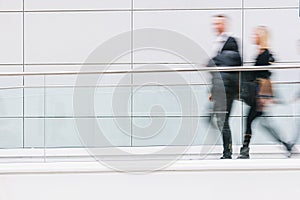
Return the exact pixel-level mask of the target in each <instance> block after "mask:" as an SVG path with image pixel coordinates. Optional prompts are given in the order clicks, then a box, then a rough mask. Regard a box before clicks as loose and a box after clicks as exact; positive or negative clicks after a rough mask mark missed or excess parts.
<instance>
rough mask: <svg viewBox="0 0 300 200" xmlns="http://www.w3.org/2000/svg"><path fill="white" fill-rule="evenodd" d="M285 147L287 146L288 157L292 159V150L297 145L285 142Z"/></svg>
mask: <svg viewBox="0 0 300 200" xmlns="http://www.w3.org/2000/svg"><path fill="white" fill-rule="evenodd" d="M283 145H284V146H285V148H286V150H287V151H288V154H287V157H288V158H290V157H291V156H292V150H293V147H294V145H295V144H293V143H285V142H283Z"/></svg>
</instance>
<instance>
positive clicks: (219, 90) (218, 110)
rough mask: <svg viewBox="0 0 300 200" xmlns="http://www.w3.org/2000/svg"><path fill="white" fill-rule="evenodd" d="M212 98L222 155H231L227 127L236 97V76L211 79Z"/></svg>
mask: <svg viewBox="0 0 300 200" xmlns="http://www.w3.org/2000/svg"><path fill="white" fill-rule="evenodd" d="M212 83H213V88H212V98H213V100H214V108H213V110H214V113H215V115H216V118H217V125H218V129H219V130H220V131H221V134H222V139H223V155H224V156H231V155H232V136H231V130H230V126H229V116H230V112H231V108H232V104H233V101H234V99H236V98H237V96H238V91H239V89H238V85H239V84H238V74H237V73H224V74H218V75H215V76H214V78H213V82H212Z"/></svg>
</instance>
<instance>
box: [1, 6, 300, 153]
mask: <svg viewBox="0 0 300 200" xmlns="http://www.w3.org/2000/svg"><path fill="white" fill-rule="evenodd" d="M23 2H24V5H23ZM132 3H133V4H132ZM298 5H299V2H298V1H297V0H288V1H280V0H275V1H274V0H272V1H271V0H267V1H266V0H265V1H259V0H230V1H223V0H217V1H211V0H203V1H199V0H185V1H183V0H172V1H171V0H152V1H149V0H133V1H131V0H101V1H99V0H43V1H40V0H24V1H22V0H0V24H1V27H2V29H1V32H0V44H1V45H0V72H22V71H24V72H32V71H38V72H45V71H74V70H79V69H80V67H81V65H82V63H85V62H86V59H87V58H88V56H89V55H90V54H91V53H92V52H93V50H95V48H97V47H98V46H99V45H100V44H102V43H103V42H105V41H107V40H108V39H110V38H111V37H113V36H116V35H118V34H120V33H124V32H127V31H131V30H135V29H140V28H159V29H167V30H171V31H175V32H178V33H180V34H182V35H184V36H187V37H189V38H190V39H192V40H193V41H194V42H195V43H196V44H198V45H200V46H201V47H202V48H203V49H204V51H205V52H206V53H207V54H208V55H209V54H210V52H211V48H212V42H213V40H214V33H213V30H212V27H211V16H212V15H214V14H218V13H222V14H226V15H228V16H229V17H230V31H231V32H233V33H234V35H235V36H236V37H237V38H238V39H239V41H240V49H241V50H242V52H243V55H244V61H245V62H247V63H248V62H252V61H253V58H254V56H255V53H256V50H255V46H254V45H253V44H252V42H251V32H252V30H253V28H254V27H255V26H257V25H266V26H268V27H269V28H270V31H271V36H272V37H271V49H272V51H273V52H274V54H275V57H276V59H277V61H278V63H289V64H296V63H300V52H299V51H297V45H296V42H297V40H299V39H300V36H299V35H300V18H299V11H298ZM132 8H133V9H134V10H133V11H132V10H131V9H132ZM145 39H146V38H145ZM126 43H127V45H128V46H132V47H133V48H134V47H135V36H134V35H130V34H129V35H128V37H127V39H126ZM112 51H113V50H112ZM127 53H128V52H127ZM203 58H205V56H204V57H203ZM88 62H92V63H89V64H90V65H89V66H90V69H91V70H103V69H106V68H107V65H106V63H105V62H106V60H105V59H103V58H102V57H101V56H99V57H97V58H96V59H93V60H92V61H88ZM201 62H202V63H205V62H206V60H205V59H203V60H202V61H201ZM150 63H151V64H152V65H151V66H152V67H155V68H159V67H161V66H157V65H155V64H157V63H159V64H162V65H165V66H167V67H168V68H185V67H190V66H189V65H187V64H186V63H185V62H183V61H182V60H181V59H179V58H178V57H176V56H173V55H170V54H168V53H165V52H164V53H163V52H161V51H153V50H152V51H151V50H144V51H139V52H135V53H134V54H133V55H131V54H130V52H129V53H128V54H126V55H124V56H122V57H121V58H120V59H118V60H117V61H116V63H114V64H113V65H112V66H110V69H114V70H128V69H131V68H132V69H138V68H140V67H142V66H143V65H144V64H150ZM153 64H154V65H153ZM180 75H182V77H184V81H183V82H185V83H205V81H206V78H203V77H202V76H205V77H206V76H207V75H205V74H195V73H185V74H180ZM124 78H125V81H124ZM273 79H274V80H279V81H298V80H299V72H298V70H294V71H289V70H287V71H286V72H282V71H276V72H274V73H273ZM75 80H76V76H54V77H53V76H52V77H50V76H47V77H46V78H45V77H41V76H40V77H33V76H31V77H26V78H25V79H24V80H23V79H22V78H16V77H0V86H1V87H14V86H22V85H26V86H36V85H42V84H44V83H46V84H48V85H73V84H74V83H75ZM120 80H122V83H119V82H120ZM149 82H160V83H162V84H166V83H173V84H176V83H178V82H176V81H174V79H173V77H172V75H170V74H159V75H157V74H156V75H154V74H150V75H149V74H148V75H135V76H132V77H130V76H126V75H105V76H103V77H102V79H101V81H100V82H99V83H100V84H101V85H107V84H124V85H126V84H130V83H134V84H137V85H140V84H145V83H149ZM287 87H288V89H286V88H287ZM114 89H115V88H114V87H106V88H98V89H97V91H96V96H95V99H96V100H95V102H96V103H95V112H96V114H97V115H98V116H100V117H102V118H101V119H99V121H102V122H100V125H101V128H102V129H103V131H104V132H105V133H107V135H106V136H107V137H108V138H109V140H110V141H111V142H112V145H118V146H130V145H132V144H133V145H168V144H171V143H172V140H173V139H172V138H173V137H174V133H176V132H177V129H178V124H180V120H181V119H180V115H181V114H182V113H181V111H182V110H181V106H182V105H184V106H187V105H189V100H190V96H189V95H190V94H188V93H184V91H185V88H184V87H182V88H179V87H169V89H170V91H173V92H174V91H175V93H176V94H180V95H179V96H177V97H180V101H179V102H178V99H176V98H174V96H172V94H171V93H170V92H168V91H167V90H165V91H164V90H162V89H161V88H159V87H156V88H155V87H154V88H148V87H143V88H139V87H136V88H134V89H133V90H134V91H135V95H134V96H133V99H126V102H128V103H127V106H128V107H127V108H126V109H125V110H127V111H133V115H138V116H139V117H138V118H136V119H135V120H134V124H135V125H137V126H138V127H147V125H149V124H151V119H150V118H149V113H150V110H151V107H152V106H153V105H156V104H158V105H162V106H163V107H164V108H165V111H166V114H167V115H169V116H170V117H167V118H165V119H166V124H165V126H164V127H162V128H163V129H162V131H161V134H158V135H157V136H155V137H152V138H151V139H149V140H140V139H135V138H134V137H133V138H132V137H130V136H128V135H126V134H124V133H122V131H121V130H120V128H119V127H118V126H117V125H116V124H115V121H114V119H113V109H112V99H113V98H114V92H115V90H114ZM276 89H277V91H279V92H278V93H280V94H281V96H283V97H284V98H285V99H286V100H289V99H290V98H292V97H293V95H294V94H295V93H296V91H297V89H298V86H295V85H294V86H280V87H276ZM208 90H209V89H208V88H207V87H206V86H193V89H192V91H194V92H195V95H196V98H197V102H194V103H191V104H190V105H189V106H190V107H189V109H190V111H192V110H193V108H194V105H195V104H197V106H198V109H199V110H200V111H201V112H200V114H199V116H200V117H199V121H198V123H199V128H198V129H197V132H198V135H197V138H196V139H195V142H194V143H195V144H202V143H204V142H205V141H206V140H205V139H204V138H206V136H207V135H206V134H207V133H208V132H209V130H207V127H206V125H205V120H206V119H205V118H203V117H205V116H207V115H208V114H207V113H205V112H207V110H206V108H207V106H208V104H209V103H208V102H207V101H206V98H207V97H206V96H207V92H208ZM122 91H123V92H124V94H128V93H130V92H131V89H130V88H129V87H124V88H123V90H122ZM45 95H46V97H45ZM23 97H24V99H23ZM131 100H133V102H132V101H131ZM0 102H1V104H0V118H1V119H0V122H2V124H1V126H0V127H1V131H0V132H1V134H0V147H11V148H14V147H23V146H24V147H42V146H44V145H46V146H51V147H56V146H60V147H62V146H81V145H82V144H81V143H80V138H79V136H78V131H77V129H76V126H75V122H74V119H73V115H74V110H73V104H72V102H73V89H72V88H49V89H46V90H43V89H38V88H31V89H25V90H23V89H9V90H0ZM131 106H132V107H131ZM242 106H243V105H242V104H241V103H240V102H236V103H235V107H234V111H233V115H234V116H235V117H234V118H233V119H232V121H231V124H232V126H233V128H232V129H233V135H234V136H233V139H234V143H235V144H240V143H241V138H242V136H241V133H242V132H243V126H242V123H241V119H240V117H239V116H241V115H242V114H243V108H242ZM296 106H297V105H294V104H293V105H292V104H290V105H285V106H284V105H282V106H281V107H280V106H277V107H276V108H274V110H273V114H272V115H275V116H278V115H280V116H281V117H282V118H283V119H285V120H291V122H290V123H288V125H287V126H289V127H291V128H290V130H289V131H291V132H293V131H294V129H293V126H295V122H294V121H295V120H292V119H293V118H292V117H293V115H295V114H296V113H295V110H296ZM156 114H157V115H161V114H162V113H159V112H158V113H156ZM129 115H130V114H129ZM23 116H25V119H24V120H23ZM45 116H46V119H45V120H44V117H45ZM49 117H51V118H49ZM122 117H124V118H125V119H124V123H123V124H124V126H125V127H126V129H130V130H129V131H130V133H131V134H133V135H135V136H139V134H145V133H139V132H135V131H136V130H140V129H137V128H135V127H134V126H133V127H132V126H131V124H130V121H128V120H127V119H128V118H127V117H128V112H123V113H122ZM159 117H161V116H159ZM126 118H127V119H126ZM282 118H280V119H282ZM281 129H282V130H284V129H285V127H283V126H282V127H281ZM146 130H147V129H145V131H146ZM256 132H257V133H258V132H263V131H262V130H260V129H259V128H258V129H257V131H256ZM204 133H205V134H204ZM255 135H256V136H255V143H273V142H272V140H271V139H270V138H269V137H268V136H266V137H265V136H263V134H255ZM209 137H211V136H209ZM211 140H212V141H213V140H214V139H213V138H212V139H211ZM183 141H184V139H183ZM208 141H210V140H208ZM217 142H218V143H220V141H219V140H218V141H217ZM183 143H184V142H183ZM179 144H182V143H179Z"/></svg>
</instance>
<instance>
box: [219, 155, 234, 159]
mask: <svg viewBox="0 0 300 200" xmlns="http://www.w3.org/2000/svg"><path fill="white" fill-rule="evenodd" d="M220 159H232V157H231V156H225V155H223V156H222V157H221V158H220Z"/></svg>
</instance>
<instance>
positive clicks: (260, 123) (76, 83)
mask: <svg viewBox="0 0 300 200" xmlns="http://www.w3.org/2000/svg"><path fill="white" fill-rule="evenodd" d="M264 68H265V67H245V66H244V67H242V68H241V67H231V68H226V67H222V68H214V69H210V68H192V69H191V68H182V69H168V70H166V69H162V70H160V69H149V70H143V71H141V70H126V71H122V70H120V71H85V72H80V71H74V72H47V73H45V72H42V73H41V72H24V73H1V74H0V79H2V80H3V81H2V87H1V89H0V100H1V104H0V106H1V109H0V110H1V111H0V123H1V126H0V127H1V131H0V148H1V150H0V152H1V151H2V157H3V158H6V159H4V160H3V162H6V161H9V162H10V161H12V162H17V161H19V160H20V161H43V162H44V161H47V160H49V161H52V160H68V159H69V160H70V158H71V160H82V159H83V160H89V159H90V160H92V158H91V157H93V156H90V155H91V154H94V153H95V152H94V151H93V150H91V149H98V150H99V151H101V152H104V153H103V155H105V156H115V157H118V156H119V157H122V156H130V155H147V156H154V157H155V156H162V155H164V156H165V155H171V154H183V155H194V154H199V155H203V157H201V158H209V157H212V158H213V157H214V156H216V155H218V154H219V153H221V146H222V140H221V134H220V132H219V130H218V129H217V128H216V126H215V123H214V120H213V118H211V114H212V104H213V103H212V102H210V101H209V100H208V95H209V93H210V88H211V82H210V72H211V71H213V72H220V71H228V70H230V71H237V73H239V74H241V71H250V70H253V69H255V70H263V69H264ZM267 68H268V69H269V70H271V71H272V76H271V79H272V82H273V87H274V92H275V97H276V99H277V102H276V103H273V104H272V105H270V106H269V108H268V110H267V111H266V112H264V114H263V116H262V117H260V118H258V119H257V120H255V122H254V123H253V138H252V141H251V145H253V146H254V147H255V148H254V149H253V153H257V154H263V153H269V154H271V153H272V154H274V155H275V157H276V156H277V157H279V158H281V157H282V155H281V154H282V152H283V151H282V149H280V148H278V146H279V144H278V142H277V141H276V140H274V138H273V137H270V133H269V130H268V128H267V126H271V127H273V128H274V129H276V130H277V131H278V133H280V134H279V135H280V137H282V139H283V140H285V141H291V140H293V139H295V138H296V139H298V137H297V134H298V133H300V132H299V131H300V130H299V126H300V122H299V121H300V120H299V114H300V108H299V103H300V101H297V95H299V93H300V87H299V86H300V85H299V80H300V79H299V77H300V74H299V72H300V71H299V68H300V66H280V65H273V66H268V67H267ZM240 80H241V79H240ZM248 110H249V106H247V105H246V104H245V103H244V102H243V101H242V100H241V99H239V98H238V97H237V99H236V101H235V102H234V105H233V110H232V113H231V118H230V126H231V130H232V137H233V146H234V153H238V149H239V148H240V147H241V145H242V141H243V136H244V133H245V122H246V116H247V112H248ZM297 143H299V141H298V140H297ZM165 147H168V150H166V151H163V150H162V149H165ZM172 148H173V149H176V148H179V149H180V150H170V149H172ZM115 149H118V150H117V151H115ZM158 149H159V150H161V154H152V153H151V152H152V151H158ZM124 152H127V153H126V154H123V153H124ZM128 152H129V153H128ZM147 152H148V153H147ZM149 152H150V153H149ZM274 155H272V156H274ZM270 156H271V155H270ZM266 157H268V156H266Z"/></svg>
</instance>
